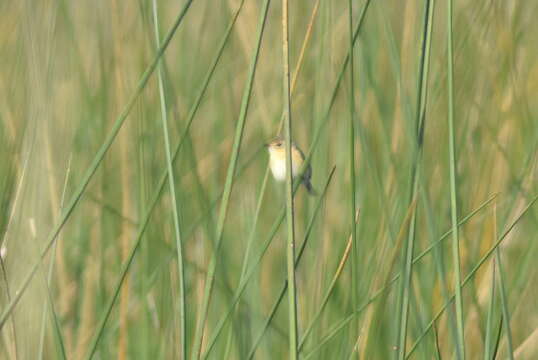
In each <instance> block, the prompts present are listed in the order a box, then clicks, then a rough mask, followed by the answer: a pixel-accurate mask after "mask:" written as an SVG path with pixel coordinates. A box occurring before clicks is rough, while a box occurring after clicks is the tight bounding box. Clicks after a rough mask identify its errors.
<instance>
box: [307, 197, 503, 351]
mask: <svg viewBox="0 0 538 360" xmlns="http://www.w3.org/2000/svg"><path fill="white" fill-rule="evenodd" d="M495 197H496V195H495V196H493V197H491V198H489V199H488V200H486V201H485V202H484V203H482V204H481V205H480V206H479V207H478V208H476V209H475V210H474V211H472V212H471V213H469V214H468V215H467V216H466V217H464V218H463V219H461V221H460V222H459V224H458V226H463V225H464V224H465V223H467V222H468V221H469V220H470V219H472V218H473V217H474V216H475V215H476V214H477V213H478V212H479V211H480V210H482V209H484V208H485V207H486V206H487V205H488V204H490V203H491V202H492V201H493V200H494V199H495ZM451 233H452V230H448V231H447V232H445V233H444V234H443V235H442V236H441V237H440V238H439V239H438V240H437V241H436V242H434V243H433V244H431V245H430V246H429V247H428V248H426V249H425V250H424V251H423V252H422V253H420V254H419V255H417V256H416V257H415V258H414V259H413V264H416V263H417V262H418V261H420V260H421V259H422V258H423V257H424V256H426V255H427V254H429V253H430V252H431V251H432V250H433V249H435V248H436V247H437V246H438V245H439V244H440V243H441V242H442V241H444V240H446V239H447V238H448V237H449V236H450V234H451ZM400 276H401V273H398V274H396V275H395V276H394V277H393V278H392V279H390V281H388V282H387V283H386V285H385V286H383V287H382V288H380V289H379V290H377V291H376V292H375V293H374V295H372V296H371V297H370V298H369V299H368V300H367V301H366V302H365V303H364V304H363V305H362V306H360V307H359V308H357V309H356V310H355V311H354V312H353V313H352V314H351V315H350V316H348V317H347V318H345V319H343V320H342V321H340V322H339V323H338V324H336V325H335V326H333V327H332V329H331V330H330V331H329V334H328V335H326V336H325V337H323V339H322V340H321V341H319V342H318V344H317V345H316V346H315V347H314V348H313V349H312V350H310V352H308V353H307V355H306V358H308V357H309V356H311V355H313V354H314V353H315V352H316V351H317V350H318V349H319V348H321V347H322V346H323V345H324V344H325V343H327V342H328V341H330V340H331V339H332V338H333V337H334V336H336V334H337V333H338V332H339V331H340V330H342V329H343V328H344V327H345V326H346V325H347V324H349V323H350V322H351V320H353V319H354V318H355V316H358V315H359V314H360V313H362V311H364V310H365V309H366V308H367V307H368V306H369V305H370V304H372V303H373V302H374V301H376V300H377V299H378V298H379V297H380V296H381V295H382V294H383V293H384V292H385V291H387V290H389V289H391V288H392V286H393V285H394V284H395V283H396V281H398V279H400ZM447 302H448V301H447ZM304 340H306V338H305V339H304ZM304 340H303V341H304Z"/></svg>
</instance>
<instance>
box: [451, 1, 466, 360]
mask: <svg viewBox="0 0 538 360" xmlns="http://www.w3.org/2000/svg"><path fill="white" fill-rule="evenodd" d="M447 5H448V11H447V16H448V18H447V46H448V47H447V52H448V54H447V55H448V56H447V61H448V64H447V67H448V75H447V80H448V143H449V164H450V215H451V221H452V259H453V263H454V287H455V289H456V330H457V335H458V337H457V339H456V345H457V347H456V348H457V350H458V351H457V354H458V358H459V359H462V360H465V335H464V325H463V299H462V294H461V274H460V245H459V244H460V241H459V236H458V235H459V234H458V225H457V224H458V201H457V196H458V194H457V187H456V145H455V134H454V57H453V49H452V47H453V40H452V17H453V14H452V10H453V6H452V0H448V2H447Z"/></svg>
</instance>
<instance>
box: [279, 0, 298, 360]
mask: <svg viewBox="0 0 538 360" xmlns="http://www.w3.org/2000/svg"><path fill="white" fill-rule="evenodd" d="M282 62H283V65H284V66H283V75H284V76H283V80H284V118H285V125H284V134H285V139H286V223H287V233H288V242H287V251H286V253H287V256H286V258H287V272H288V286H289V291H288V321H289V335H288V336H289V349H290V350H289V358H290V359H291V360H296V359H297V357H298V353H297V345H298V334H297V333H298V324H297V323H298V320H297V289H296V280H295V219H294V207H293V173H292V168H293V166H292V163H291V162H292V155H291V141H292V130H291V125H292V118H291V96H290V69H289V66H290V59H289V29H288V0H282Z"/></svg>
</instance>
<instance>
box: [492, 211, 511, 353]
mask: <svg viewBox="0 0 538 360" xmlns="http://www.w3.org/2000/svg"><path fill="white" fill-rule="evenodd" d="M493 213H494V216H495V222H494V226H495V232H494V233H495V241H497V203H495V207H494V208H493ZM495 265H497V267H498V269H499V293H500V295H501V309H502V320H503V323H504V324H505V334H506V342H507V345H508V358H509V359H510V360H514V346H513V343H512V329H511V328H510V313H509V311H508V299H507V298H506V289H505V286H504V282H505V281H504V275H503V269H502V264H501V251H500V250H499V246H497V247H496V248H495V258H494V259H493V279H492V288H494V286H495ZM491 297H492V299H491V303H492V304H493V300H494V293H493V291H492V294H491ZM490 308H493V305H491V306H490ZM492 312H493V311H492V310H490V313H492ZM490 317H491V316H490V315H489V314H488V330H489V328H490V327H491V326H490ZM499 335H500V333H499ZM487 336H488V338H486V344H488V348H486V352H489V347H490V346H489V342H488V341H487V340H489V331H488V333H487Z"/></svg>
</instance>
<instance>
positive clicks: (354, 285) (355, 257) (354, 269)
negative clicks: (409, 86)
mask: <svg viewBox="0 0 538 360" xmlns="http://www.w3.org/2000/svg"><path fill="white" fill-rule="evenodd" d="M348 19H349V21H348V22H349V90H350V92H349V93H350V95H349V150H348V151H349V171H350V175H349V182H350V189H349V200H350V210H349V217H350V219H349V221H350V224H351V243H352V248H353V251H352V253H351V297H352V303H353V308H354V309H356V308H357V307H358V306H359V290H358V282H359V247H358V245H357V219H356V217H357V215H358V214H356V212H357V204H356V194H357V189H356V179H355V117H356V114H355V81H354V80H355V76H354V71H353V68H354V66H353V63H354V56H353V53H354V51H353V2H352V1H351V0H349V1H348ZM324 305H325V304H323V305H322V307H323V306H324ZM352 336H353V337H356V332H355V331H353V334H352Z"/></svg>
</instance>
